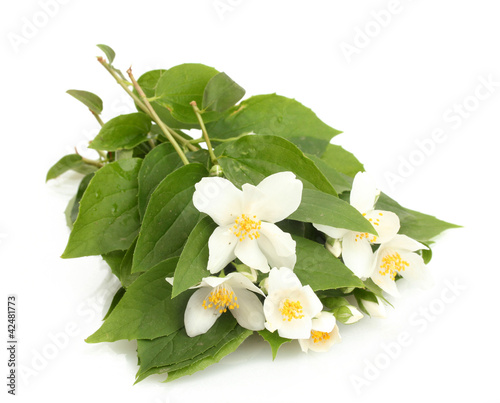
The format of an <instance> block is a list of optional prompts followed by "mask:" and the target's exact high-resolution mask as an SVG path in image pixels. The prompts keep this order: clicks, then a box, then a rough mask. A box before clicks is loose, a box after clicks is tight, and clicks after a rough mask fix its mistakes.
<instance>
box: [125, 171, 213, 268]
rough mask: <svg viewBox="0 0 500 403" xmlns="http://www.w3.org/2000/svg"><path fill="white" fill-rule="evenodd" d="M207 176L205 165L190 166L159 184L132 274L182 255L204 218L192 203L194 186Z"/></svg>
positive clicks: (148, 212)
mask: <svg viewBox="0 0 500 403" xmlns="http://www.w3.org/2000/svg"><path fill="white" fill-rule="evenodd" d="M207 175H208V171H207V170H206V168H205V167H203V166H202V165H200V164H189V165H185V166H183V167H182V168H179V169H177V170H176V171H174V172H172V173H171V174H170V175H168V176H167V177H166V178H165V179H164V180H163V181H162V182H161V183H160V184H159V185H158V187H157V188H156V190H155V191H154V192H153V194H152V195H151V198H150V200H149V204H148V207H147V209H146V213H145V214H144V219H143V223H142V228H141V233H140V235H139V239H138V240H137V247H136V250H135V254H134V263H133V267H132V273H135V272H138V271H147V270H149V269H150V268H151V267H153V266H154V265H156V264H157V263H159V262H161V261H162V260H165V259H168V258H170V257H174V256H179V255H180V253H181V250H182V248H183V246H184V244H185V243H186V240H187V238H188V236H189V234H190V233H191V231H192V230H193V228H194V227H195V225H196V223H197V222H198V220H199V218H200V212H199V211H198V210H196V208H195V207H194V206H193V201H192V199H193V193H194V190H195V189H194V185H195V184H196V183H198V182H199V181H200V180H201V178H203V177H204V176H207Z"/></svg>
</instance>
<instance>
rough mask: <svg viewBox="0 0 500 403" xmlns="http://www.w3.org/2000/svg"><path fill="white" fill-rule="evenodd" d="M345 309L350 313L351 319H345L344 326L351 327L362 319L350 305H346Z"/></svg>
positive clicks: (360, 314)
mask: <svg viewBox="0 0 500 403" xmlns="http://www.w3.org/2000/svg"><path fill="white" fill-rule="evenodd" d="M346 306H347V308H349V310H350V311H351V315H352V316H351V317H350V318H349V319H347V321H346V322H345V324H346V325H351V324H353V323H356V322H359V321H360V320H361V319H363V316H364V315H363V314H362V313H361V312H360V311H359V310H358V308H356V307H355V306H352V305H346Z"/></svg>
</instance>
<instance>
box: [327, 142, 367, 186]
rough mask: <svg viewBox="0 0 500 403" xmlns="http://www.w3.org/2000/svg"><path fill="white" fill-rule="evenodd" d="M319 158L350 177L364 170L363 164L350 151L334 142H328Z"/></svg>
mask: <svg viewBox="0 0 500 403" xmlns="http://www.w3.org/2000/svg"><path fill="white" fill-rule="evenodd" d="M321 159H322V160H323V161H325V162H326V163H327V164H328V165H329V166H330V167H332V168H333V169H335V170H336V171H337V172H341V173H343V174H345V175H347V176H350V177H352V178H354V176H356V174H357V173H358V172H360V171H364V170H365V168H364V167H363V164H362V163H361V162H359V161H358V159H357V158H356V157H355V156H354V155H353V154H352V153H350V152H349V151H347V150H344V149H343V148H342V147H341V146H338V145H335V144H328V146H327V147H326V151H325V153H324V154H323V156H322V157H321Z"/></svg>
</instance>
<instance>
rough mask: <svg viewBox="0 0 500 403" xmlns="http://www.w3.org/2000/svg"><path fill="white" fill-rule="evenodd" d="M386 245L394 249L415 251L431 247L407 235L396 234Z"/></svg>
mask: <svg viewBox="0 0 500 403" xmlns="http://www.w3.org/2000/svg"><path fill="white" fill-rule="evenodd" d="M384 247H387V248H392V249H404V250H407V251H410V252H415V251H417V250H420V249H429V248H428V247H427V246H425V245H423V244H421V243H420V242H417V241H415V240H414V239H412V238H410V237H408V236H406V235H399V234H398V235H396V236H395V237H394V238H392V239H391V240H390V241H389V242H387V243H385V244H384Z"/></svg>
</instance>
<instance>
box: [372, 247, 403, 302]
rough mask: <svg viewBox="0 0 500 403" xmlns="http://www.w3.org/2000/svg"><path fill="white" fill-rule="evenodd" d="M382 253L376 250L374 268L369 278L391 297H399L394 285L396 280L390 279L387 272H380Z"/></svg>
mask: <svg viewBox="0 0 500 403" xmlns="http://www.w3.org/2000/svg"><path fill="white" fill-rule="evenodd" d="M382 257H383V254H382V253H379V251H377V253H376V255H375V264H374V270H373V273H372V275H371V279H372V280H373V282H374V283H375V284H377V285H378V286H379V287H380V288H382V290H384V291H385V292H386V293H387V294H389V295H392V296H393V297H399V291H398V288H397V287H396V282H395V281H394V280H392V279H391V276H390V275H389V274H382V273H381V272H380V265H381V263H382Z"/></svg>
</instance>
